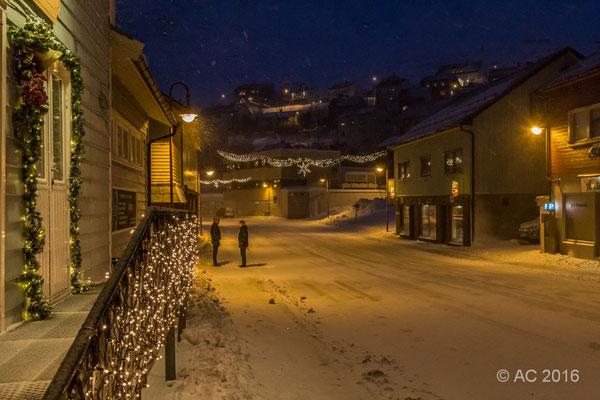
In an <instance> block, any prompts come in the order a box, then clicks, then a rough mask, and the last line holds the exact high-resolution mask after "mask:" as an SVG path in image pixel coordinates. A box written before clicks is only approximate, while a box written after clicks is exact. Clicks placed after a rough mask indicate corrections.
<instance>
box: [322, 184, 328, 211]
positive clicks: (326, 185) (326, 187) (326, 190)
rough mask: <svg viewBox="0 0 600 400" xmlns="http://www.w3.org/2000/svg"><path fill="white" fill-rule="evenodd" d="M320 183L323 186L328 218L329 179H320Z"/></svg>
mask: <svg viewBox="0 0 600 400" xmlns="http://www.w3.org/2000/svg"><path fill="white" fill-rule="evenodd" d="M321 182H323V183H324V184H325V193H326V197H327V218H329V179H327V178H321Z"/></svg>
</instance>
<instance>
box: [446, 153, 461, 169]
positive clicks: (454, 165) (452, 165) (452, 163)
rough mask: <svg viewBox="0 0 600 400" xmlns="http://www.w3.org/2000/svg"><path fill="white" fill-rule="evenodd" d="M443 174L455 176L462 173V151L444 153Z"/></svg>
mask: <svg viewBox="0 0 600 400" xmlns="http://www.w3.org/2000/svg"><path fill="white" fill-rule="evenodd" d="M444 172H445V173H446V174H456V173H459V172H463V152H462V149H456V150H452V151H447V152H446V153H444Z"/></svg>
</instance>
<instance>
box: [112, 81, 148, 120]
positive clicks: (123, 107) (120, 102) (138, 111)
mask: <svg viewBox="0 0 600 400" xmlns="http://www.w3.org/2000/svg"><path fill="white" fill-rule="evenodd" d="M112 107H113V108H114V109H115V110H117V111H118V112H119V113H120V114H121V115H122V116H123V117H125V119H127V121H129V122H130V123H131V124H132V125H133V126H135V127H136V128H138V129H139V130H141V131H146V129H147V124H148V115H147V114H146V112H145V111H144V109H143V108H142V106H140V104H139V103H138V102H137V101H136V100H135V98H134V97H133V96H132V95H131V93H129V91H128V90H127V88H126V87H125V86H124V85H123V83H121V81H120V80H119V79H118V78H117V77H116V76H115V75H113V77H112Z"/></svg>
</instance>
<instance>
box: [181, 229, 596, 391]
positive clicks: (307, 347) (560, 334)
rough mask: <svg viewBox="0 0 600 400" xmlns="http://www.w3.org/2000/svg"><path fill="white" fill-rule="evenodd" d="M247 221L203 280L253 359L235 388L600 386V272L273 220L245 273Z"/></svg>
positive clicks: (257, 240) (258, 236) (255, 237)
mask: <svg viewBox="0 0 600 400" xmlns="http://www.w3.org/2000/svg"><path fill="white" fill-rule="evenodd" d="M236 222H237V220H235V221H231V220H226V221H223V222H222V224H221V229H222V232H223V237H224V241H223V242H222V247H221V252H220V255H219V259H220V261H225V262H226V263H225V265H223V266H222V267H221V268H212V267H206V268H205V271H206V273H205V276H207V277H208V278H210V279H212V285H214V287H215V288H216V293H217V295H218V296H220V297H221V298H222V299H224V300H223V305H224V306H225V308H226V309H227V310H228V311H229V313H230V317H231V320H232V321H233V324H232V327H233V328H232V329H231V331H235V332H236V335H237V339H235V340H237V342H235V343H238V342H239V346H240V348H241V350H239V351H240V353H243V354H244V355H245V356H244V357H238V358H239V359H243V360H244V362H245V363H247V364H248V365H247V366H248V368H246V369H240V368H241V367H240V366H239V365H237V364H239V360H238V359H236V360H237V361H235V360H234V361H230V364H232V363H236V366H235V368H237V370H236V371H238V372H236V373H237V374H238V375H240V374H241V375H245V376H243V377H241V381H239V382H238V381H236V385H238V388H237V389H236V390H235V392H236V393H237V395H236V396H238V398H244V397H245V398H265V399H309V398H310V399H402V400H404V399H460V400H463V399H502V400H505V399H592V398H598V396H599V395H598V394H599V393H600V308H599V307H600V269H593V268H592V269H583V270H576V269H573V268H567V267H559V266H556V265H545V266H543V265H540V266H534V265H528V266H523V265H517V264H508V263H501V262H492V261H489V260H488V261H485V260H482V259H479V258H477V257H474V256H473V255H472V253H469V250H465V249H458V250H452V249H444V248H443V247H441V246H438V245H431V244H418V243H414V242H405V241H402V240H398V239H394V238H393V237H390V236H385V235H384V234H382V233H379V231H378V232H374V231H373V230H372V229H370V230H369V229H365V230H359V231H352V230H342V229H340V228H339V227H335V226H326V225H322V224H320V223H318V222H316V221H287V220H281V219H275V218H273V219H269V218H250V219H248V220H247V223H248V226H249V234H250V249H249V256H248V263H249V264H251V265H254V266H252V267H250V268H247V269H240V268H238V264H239V252H238V249H237V246H236V245H237V243H236V240H237V225H235V223H236ZM545 260H547V258H546V259H545ZM271 299H274V301H275V304H269V301H270V300H271ZM232 343H234V342H232ZM232 343H227V344H226V345H223V346H224V347H227V346H232V345H233V344H232ZM225 353H227V351H225ZM223 362H224V365H223V366H222V368H225V369H228V368H233V365H231V366H228V365H227V362H226V361H223ZM500 369H505V370H507V371H508V373H509V381H508V382H507V383H500V382H499V381H498V379H497V372H498V371H499V370H500ZM519 369H520V370H522V371H523V374H524V379H519V375H517V374H518V370H519ZM545 369H548V370H550V372H544V370H545ZM555 369H556V370H559V371H560V373H559V376H558V380H560V381H562V382H560V383H559V382H542V380H543V379H544V378H546V377H548V378H549V380H551V381H552V379H553V378H554V380H557V379H556V378H557V372H554V375H552V372H551V371H552V370H555ZM527 370H533V372H532V371H530V372H529V373H528V374H527V375H525V374H526V371H527ZM565 370H567V373H566V376H565V373H564V371H565ZM572 370H577V371H578V372H572ZM240 371H241V372H240ZM547 375H548V376H547ZM238 378H240V377H238ZM515 378H516V379H517V380H518V381H517V382H515V381H514V380H515ZM534 378H535V379H536V381H535V382H526V381H524V380H525V379H529V380H533V379H534ZM577 378H578V382H568V383H565V382H564V380H565V379H568V380H577ZM230 380H231V379H230ZM181 389H182V391H183V392H186V391H187V390H188V389H189V388H188V389H185V390H184V389H183V388H181ZM189 394H191V393H189ZM217 394H218V393H217ZM217 394H214V396H213V397H214V398H219V397H218V396H217ZM179 398H187V397H186V396H182V397H179ZM190 398H192V397H190ZM233 398H236V397H233Z"/></svg>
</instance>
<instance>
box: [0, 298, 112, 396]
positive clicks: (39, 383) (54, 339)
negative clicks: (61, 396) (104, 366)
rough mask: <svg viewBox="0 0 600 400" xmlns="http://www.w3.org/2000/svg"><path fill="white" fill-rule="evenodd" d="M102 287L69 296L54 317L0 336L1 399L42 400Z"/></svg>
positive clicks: (62, 302)
mask: <svg viewBox="0 0 600 400" xmlns="http://www.w3.org/2000/svg"><path fill="white" fill-rule="evenodd" d="M101 289H102V286H96V287H94V288H92V290H90V291H89V292H87V293H82V294H78V295H74V296H70V297H68V298H67V299H65V300H63V301H61V302H60V303H58V304H56V305H55V306H54V307H53V313H52V317H51V318H50V319H47V320H44V321H35V322H25V323H23V324H21V325H19V326H18V327H16V328H15V329H12V330H10V331H8V332H5V333H3V334H2V335H0V355H1V357H0V399H12V400H25V399H27V400H34V399H41V398H42V397H43V395H44V393H45V392H46V388H47V387H48V385H49V384H50V381H51V380H52V378H53V377H54V374H55V373H56V371H57V369H58V367H59V365H60V363H61V362H62V360H63V358H64V356H65V354H66V353H67V351H68V350H69V347H70V346H71V343H73V340H74V339H75V336H76V335H77V332H79V328H81V324H82V323H83V321H84V320H85V318H86V317H87V314H88V312H89V311H90V310H91V308H92V305H93V304H94V301H95V300H96V297H98V294H99V293H100V290H101Z"/></svg>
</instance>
